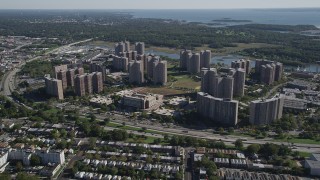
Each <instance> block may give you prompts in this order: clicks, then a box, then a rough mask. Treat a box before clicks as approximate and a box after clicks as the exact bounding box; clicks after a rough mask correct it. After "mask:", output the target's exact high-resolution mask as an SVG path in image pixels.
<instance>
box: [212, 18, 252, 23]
mask: <svg viewBox="0 0 320 180" xmlns="http://www.w3.org/2000/svg"><path fill="white" fill-rule="evenodd" d="M212 21H213V22H222V23H232V22H234V23H252V22H253V21H251V20H240V19H231V18H222V19H214V20H212Z"/></svg>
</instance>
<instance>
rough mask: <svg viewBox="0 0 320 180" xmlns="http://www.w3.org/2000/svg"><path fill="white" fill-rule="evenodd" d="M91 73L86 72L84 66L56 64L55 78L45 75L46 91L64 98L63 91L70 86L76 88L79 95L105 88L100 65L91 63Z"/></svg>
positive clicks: (97, 91)
mask: <svg viewBox="0 0 320 180" xmlns="http://www.w3.org/2000/svg"><path fill="white" fill-rule="evenodd" d="M91 66H92V67H91V68H90V69H91V70H92V71H91V73H90V74H85V73H84V69H83V68H82V67H68V65H61V66H55V67H54V72H55V78H51V77H50V76H49V75H46V76H45V84H46V93H47V94H48V95H52V96H55V97H57V98H58V99H64V96H63V93H64V91H65V90H66V89H67V88H68V87H71V88H74V90H75V92H76V94H77V95H78V96H84V95H86V94H92V93H100V92H101V91H102V90H103V73H102V72H98V71H102V69H103V68H102V67H100V68H102V69H98V67H97V66H98V65H91Z"/></svg>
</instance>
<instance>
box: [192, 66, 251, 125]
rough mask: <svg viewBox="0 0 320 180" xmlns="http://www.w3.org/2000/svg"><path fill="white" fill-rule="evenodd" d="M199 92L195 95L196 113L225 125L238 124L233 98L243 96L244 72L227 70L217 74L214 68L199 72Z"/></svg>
mask: <svg viewBox="0 0 320 180" xmlns="http://www.w3.org/2000/svg"><path fill="white" fill-rule="evenodd" d="M201 75H202V80H201V92H199V93H198V94H197V111H198V113H200V114H201V115H202V116H204V117H207V118H210V119H212V120H213V121H215V122H219V123H221V124H226V125H236V124H237V122H238V104H239V102H238V101H235V100H233V96H239V97H241V96H243V95H244V85H245V78H246V71H245V70H244V69H241V68H238V69H233V68H230V69H227V73H220V74H218V72H217V70H216V69H215V68H203V69H202V70H201Z"/></svg>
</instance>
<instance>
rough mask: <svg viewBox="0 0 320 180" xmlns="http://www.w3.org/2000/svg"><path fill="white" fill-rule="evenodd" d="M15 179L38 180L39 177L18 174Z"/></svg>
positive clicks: (23, 173) (22, 173)
mask: <svg viewBox="0 0 320 180" xmlns="http://www.w3.org/2000/svg"><path fill="white" fill-rule="evenodd" d="M16 179H17V180H39V177H38V176H34V175H29V174H27V173H25V172H20V173H18V175H17V177H16Z"/></svg>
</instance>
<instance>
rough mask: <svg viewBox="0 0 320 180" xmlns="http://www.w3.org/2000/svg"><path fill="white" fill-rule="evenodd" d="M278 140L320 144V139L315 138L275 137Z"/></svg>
mask: <svg viewBox="0 0 320 180" xmlns="http://www.w3.org/2000/svg"><path fill="white" fill-rule="evenodd" d="M275 141H278V142H289V143H299V144H320V141H316V140H313V139H301V138H291V139H288V140H287V139H275Z"/></svg>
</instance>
